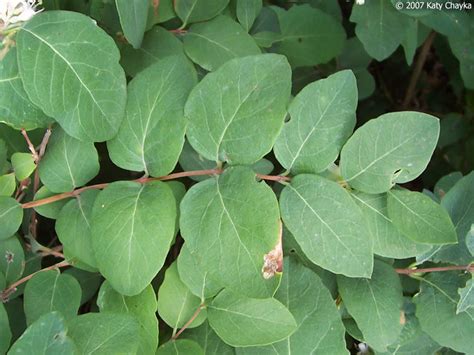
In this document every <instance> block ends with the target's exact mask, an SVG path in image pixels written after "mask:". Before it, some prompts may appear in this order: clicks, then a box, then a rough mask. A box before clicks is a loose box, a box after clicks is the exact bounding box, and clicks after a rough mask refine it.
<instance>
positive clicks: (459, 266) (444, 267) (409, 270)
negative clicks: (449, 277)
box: [395, 264, 474, 275]
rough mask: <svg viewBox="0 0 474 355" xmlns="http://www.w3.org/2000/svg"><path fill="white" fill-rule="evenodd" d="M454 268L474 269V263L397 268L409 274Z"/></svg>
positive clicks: (401, 272)
mask: <svg viewBox="0 0 474 355" xmlns="http://www.w3.org/2000/svg"><path fill="white" fill-rule="evenodd" d="M453 270H466V271H471V272H473V271H474V264H469V265H453V266H441V267H428V268H425V269H395V271H396V272H397V273H398V274H403V275H409V274H418V273H426V272H441V271H453Z"/></svg>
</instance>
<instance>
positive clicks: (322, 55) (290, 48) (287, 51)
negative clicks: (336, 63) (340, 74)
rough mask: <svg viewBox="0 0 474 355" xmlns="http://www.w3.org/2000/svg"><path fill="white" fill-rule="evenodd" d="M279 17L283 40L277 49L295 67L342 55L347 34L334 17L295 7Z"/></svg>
mask: <svg viewBox="0 0 474 355" xmlns="http://www.w3.org/2000/svg"><path fill="white" fill-rule="evenodd" d="M278 17H279V20H280V27H281V37H280V39H279V41H278V46H277V50H278V52H279V53H281V54H284V55H285V56H286V57H287V58H288V61H289V62H290V64H291V66H292V67H301V66H303V67H307V66H314V65H317V64H322V63H326V62H328V61H330V60H331V59H332V58H334V57H336V56H338V55H339V54H340V53H341V52H342V49H343V47H344V41H345V39H346V33H345V31H344V27H342V25H341V23H340V22H338V21H337V20H336V19H334V18H333V17H332V16H330V15H328V14H326V13H324V12H322V11H320V10H318V9H315V8H313V7H311V6H309V5H294V6H292V7H291V8H290V9H289V10H288V11H286V12H285V11H282V12H281V13H279V16H278Z"/></svg>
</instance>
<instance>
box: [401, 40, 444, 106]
mask: <svg viewBox="0 0 474 355" xmlns="http://www.w3.org/2000/svg"><path fill="white" fill-rule="evenodd" d="M435 36H436V32H434V31H431V33H430V34H429V36H428V38H427V39H426V41H425V43H424V44H423V46H422V47H421V50H420V54H419V55H418V58H417V60H416V63H415V69H413V73H412V74H411V78H410V83H409V84H408V88H407V91H406V94H405V99H404V100H403V103H402V108H407V107H408V105H409V104H410V102H411V101H412V99H413V96H414V94H415V89H416V84H417V83H418V79H419V78H420V74H421V71H422V70H423V67H424V65H425V62H426V58H427V57H428V53H429V52H430V48H431V45H432V44H433V40H434V38H435Z"/></svg>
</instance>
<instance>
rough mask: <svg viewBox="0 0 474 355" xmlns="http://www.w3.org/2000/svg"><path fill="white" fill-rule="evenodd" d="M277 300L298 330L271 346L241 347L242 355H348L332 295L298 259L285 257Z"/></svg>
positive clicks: (341, 325) (276, 295)
mask: <svg viewBox="0 0 474 355" xmlns="http://www.w3.org/2000/svg"><path fill="white" fill-rule="evenodd" d="M283 270H284V273H283V278H282V282H281V285H280V288H279V289H278V291H277V293H276V294H275V298H276V299H277V300H278V301H280V302H281V303H283V304H285V305H286V306H287V307H288V309H289V310H290V312H291V314H293V316H294V317H295V320H296V324H297V327H298V328H297V330H296V331H295V332H294V333H293V334H291V335H290V337H289V338H288V339H285V340H283V341H280V342H278V343H273V344H271V345H269V346H267V347H264V348H262V347H247V348H239V349H238V350H237V353H238V354H239V355H240V354H242V355H243V354H255V355H258V354H271V353H275V354H319V353H321V354H323V353H325V354H348V351H347V350H346V341H345V339H344V335H345V328H344V325H343V324H342V321H341V316H340V314H339V311H338V309H337V308H336V305H335V303H334V300H333V299H332V296H331V294H330V293H329V291H328V290H327V288H326V287H325V286H324V285H323V283H322V282H321V280H320V278H319V277H318V276H317V275H316V273H314V272H313V271H311V270H310V269H307V268H306V267H304V266H303V265H302V264H300V263H298V262H297V261H296V259H293V258H285V264H284V267H283Z"/></svg>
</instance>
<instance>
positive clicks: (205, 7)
mask: <svg viewBox="0 0 474 355" xmlns="http://www.w3.org/2000/svg"><path fill="white" fill-rule="evenodd" d="M228 3H229V0H213V1H212V2H209V1H206V0H175V2H174V9H175V11H176V14H177V15H178V17H179V18H180V19H181V20H182V21H183V26H181V27H183V28H184V27H186V25H187V24H188V23H193V22H201V21H205V20H209V19H211V18H213V17H214V16H216V15H217V14H219V13H220V12H221V11H222V10H224V8H225V7H226V6H227V4H228Z"/></svg>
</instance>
